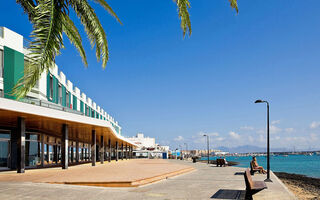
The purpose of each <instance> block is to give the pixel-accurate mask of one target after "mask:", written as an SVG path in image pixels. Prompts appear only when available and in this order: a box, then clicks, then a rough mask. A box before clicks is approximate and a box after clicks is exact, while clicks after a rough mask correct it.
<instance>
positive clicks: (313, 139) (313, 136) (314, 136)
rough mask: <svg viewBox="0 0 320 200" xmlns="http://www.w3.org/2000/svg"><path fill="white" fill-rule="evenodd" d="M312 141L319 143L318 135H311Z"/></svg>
mask: <svg viewBox="0 0 320 200" xmlns="http://www.w3.org/2000/svg"><path fill="white" fill-rule="evenodd" d="M310 140H311V141H317V140H318V136H317V134H315V133H311V134H310Z"/></svg>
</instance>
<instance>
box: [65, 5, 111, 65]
mask: <svg viewBox="0 0 320 200" xmlns="http://www.w3.org/2000/svg"><path fill="white" fill-rule="evenodd" d="M70 4H71V6H72V8H73V9H74V10H75V12H76V14H77V16H78V17H79V18H80V20H81V23H82V24H83V26H84V28H85V31H86V33H87V36H88V38H89V40H90V43H91V46H92V47H94V45H95V46H96V57H97V60H98V61H100V59H101V60H102V67H103V68H105V67H106V65H107V62H108V59H109V51H108V42H107V36H106V34H105V31H104V29H103V28H102V25H101V23H100V21H99V19H98V17H97V15H96V14H95V12H94V10H93V8H92V7H91V6H90V5H89V4H88V2H87V1H83V0H70Z"/></svg>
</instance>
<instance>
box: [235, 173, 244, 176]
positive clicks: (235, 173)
mask: <svg viewBox="0 0 320 200" xmlns="http://www.w3.org/2000/svg"><path fill="white" fill-rule="evenodd" d="M234 175H242V176H243V175H244V172H236V173H234Z"/></svg>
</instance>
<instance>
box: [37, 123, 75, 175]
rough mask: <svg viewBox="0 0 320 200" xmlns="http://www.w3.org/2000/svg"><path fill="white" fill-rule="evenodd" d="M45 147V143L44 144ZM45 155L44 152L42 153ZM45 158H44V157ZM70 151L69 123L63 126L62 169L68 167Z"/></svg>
mask: <svg viewBox="0 0 320 200" xmlns="http://www.w3.org/2000/svg"><path fill="white" fill-rule="evenodd" d="M42 149H43V145H42ZM42 156H43V154H42ZM42 159H43V158H42ZM68 161H69V151H68V125H67V124H63V126H62V139H61V164H62V169H68Z"/></svg>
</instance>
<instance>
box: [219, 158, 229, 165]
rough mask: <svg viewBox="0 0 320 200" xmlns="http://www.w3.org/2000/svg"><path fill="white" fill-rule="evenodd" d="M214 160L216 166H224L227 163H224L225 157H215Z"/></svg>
mask: <svg viewBox="0 0 320 200" xmlns="http://www.w3.org/2000/svg"><path fill="white" fill-rule="evenodd" d="M216 162H217V167H218V166H220V167H222V165H223V166H224V167H225V166H226V165H228V163H226V161H225V159H222V158H217V160H216Z"/></svg>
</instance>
